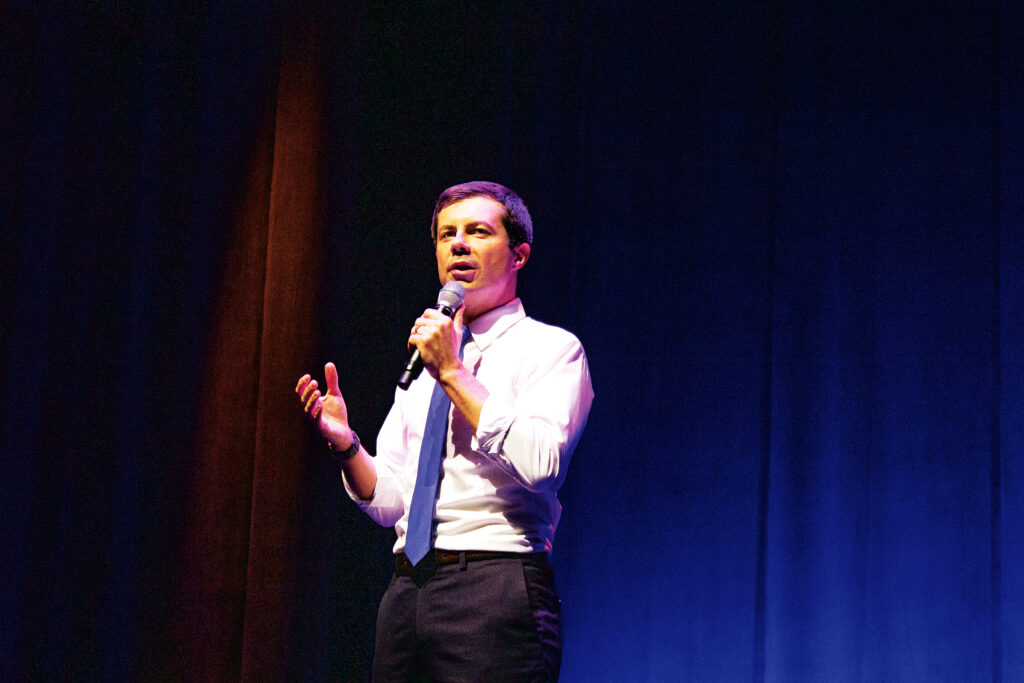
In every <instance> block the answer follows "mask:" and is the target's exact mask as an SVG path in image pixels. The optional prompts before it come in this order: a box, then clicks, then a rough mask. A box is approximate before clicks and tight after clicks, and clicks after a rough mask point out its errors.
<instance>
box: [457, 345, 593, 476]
mask: <svg viewBox="0 0 1024 683" xmlns="http://www.w3.org/2000/svg"><path fill="white" fill-rule="evenodd" d="M533 341H534V342H535V343H531V344H530V348H529V349H528V351H527V353H528V357H527V358H526V359H525V360H524V367H523V372H522V373H521V374H520V375H519V376H518V378H517V381H516V382H513V383H507V384H501V383H498V384H495V385H494V388H492V386H488V383H487V381H486V380H485V379H482V381H483V383H484V385H485V386H486V387H487V389H488V392H489V394H490V395H489V396H488V398H487V400H486V401H485V402H484V405H483V408H482V410H481V413H480V422H479V424H478V427H477V430H476V433H475V434H474V436H473V448H474V449H475V450H477V451H479V452H481V453H484V454H485V455H486V456H487V457H488V458H490V459H491V460H492V461H494V462H495V463H496V464H497V465H498V466H499V467H501V469H502V470H504V471H505V472H506V473H508V474H509V475H510V476H511V477H512V478H514V479H515V480H516V481H517V482H519V483H520V484H522V486H524V487H525V488H527V489H529V490H531V491H544V490H546V489H549V488H552V487H554V488H556V489H557V488H558V487H559V486H560V485H561V483H562V481H563V480H564V478H565V474H566V471H567V469H568V465H569V459H570V457H571V456H572V452H573V450H574V449H575V447H576V443H577V441H579V438H580V435H581V434H582V433H583V427H584V426H585V425H586V422H587V415H588V414H589V412H590V405H591V403H592V401H593V398H594V392H593V388H592V386H591V381H590V370H589V367H588V366H587V357H586V354H585V353H584V352H583V347H582V345H581V344H580V342H579V340H578V339H576V337H575V336H573V335H572V334H570V333H568V332H565V331H564V330H560V329H558V328H547V334H545V335H543V338H541V339H535V340H533Z"/></svg>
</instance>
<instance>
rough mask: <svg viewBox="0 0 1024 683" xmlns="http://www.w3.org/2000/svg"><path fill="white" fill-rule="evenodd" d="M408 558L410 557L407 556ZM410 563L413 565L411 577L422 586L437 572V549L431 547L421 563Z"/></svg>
mask: <svg viewBox="0 0 1024 683" xmlns="http://www.w3.org/2000/svg"><path fill="white" fill-rule="evenodd" d="M406 559H407V560H408V557H406ZM409 564H410V566H411V570H410V572H409V578H411V579H412V582H413V583H414V584H416V585H417V586H422V585H423V584H425V583H426V582H427V581H429V580H430V577H432V576H433V575H434V573H435V572H437V554H436V552H435V550H434V549H433V548H431V549H430V550H429V551H428V552H427V554H426V555H424V556H423V559H421V560H420V561H419V564H412V563H411V562H410V563H409Z"/></svg>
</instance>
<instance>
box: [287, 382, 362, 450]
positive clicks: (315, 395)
mask: <svg viewBox="0 0 1024 683" xmlns="http://www.w3.org/2000/svg"><path fill="white" fill-rule="evenodd" d="M324 377H325V379H326V381H327V394H326V395H323V394H321V393H320V389H319V385H318V384H317V381H316V380H315V379H313V378H312V377H310V376H309V375H303V376H302V379H300V380H299V383H298V384H297V385H296V386H295V393H296V394H298V395H299V399H300V400H301V401H302V406H303V410H304V411H305V413H306V416H307V417H308V418H309V419H310V420H313V421H314V422H316V425H317V429H318V430H319V431H320V435H321V436H323V437H324V438H325V439H327V440H328V441H329V442H330V443H331V445H332V446H333V447H334V449H335V450H337V451H345V450H348V449H349V447H351V446H352V429H351V428H350V427H349V426H348V407H347V406H346V405H345V398H344V397H343V396H342V395H341V390H340V389H339V388H338V369H337V368H336V367H334V363H328V364H327V365H325V366H324Z"/></svg>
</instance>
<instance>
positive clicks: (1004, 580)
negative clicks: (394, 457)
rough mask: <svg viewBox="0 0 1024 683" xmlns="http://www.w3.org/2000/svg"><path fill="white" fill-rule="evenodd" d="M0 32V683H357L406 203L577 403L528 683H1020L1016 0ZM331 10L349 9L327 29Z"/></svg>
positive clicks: (1023, 483) (126, 9)
mask: <svg viewBox="0 0 1024 683" xmlns="http://www.w3.org/2000/svg"><path fill="white" fill-rule="evenodd" d="M357 4H358V3H340V4H339V3H322V4H320V3H316V2H310V3H294V2H293V3H276V4H273V5H270V4H269V3H268V5H267V6H266V7H260V6H259V5H257V4H254V3H249V2H235V3H231V2H211V3H204V4H201V5H188V6H182V7H177V6H174V5H175V4H174V3H170V4H168V3H162V2H139V3H133V4H130V5H128V4H126V3H104V2H94V3H56V2H54V3H29V2H13V3H7V4H6V5H5V6H4V8H3V10H0V12H2V18H3V26H4V39H3V41H0V58H2V61H0V64H2V67H0V68H2V77H0V88H2V92H0V126H2V130H0V132H2V135H3V145H2V149H3V152H2V156H3V158H4V161H3V163H2V164H0V168H2V173H3V176H2V182H0V212H2V217H3V230H2V234H0V259H2V267H0V294H2V298H0V306H2V309H0V314H2V320H3V324H2V326H0V354H2V355H0V362H2V366H0V372H2V375H0V376H2V379H3V385H2V392H3V410H2V417H0V429H2V434H0V436H2V444H3V460H2V464H0V476H2V482H3V486H2V496H3V498H2V508H0V539H2V547H0V552H2V559H0V567H2V574H0V576H2V595H3V605H2V609H0V613H2V617H0V677H2V678H3V679H5V680H25V679H36V680H38V679H43V680H61V679H65V680H67V679H122V678H133V679H143V680H145V679H183V680H192V679H205V680H235V679H245V680H267V679H310V680H326V679H333V680H351V681H359V680H364V679H365V678H366V675H367V666H368V665H367V662H368V660H369V657H370V656H371V654H372V652H371V651H372V631H373V621H374V615H375V610H376V603H377V600H378V598H379V596H380V594H381V593H382V591H383V589H384V586H385V585H386V582H387V579H388V559H389V557H390V546H391V543H392V542H393V534H392V532H391V531H390V530H387V529H380V528H378V527H376V526H374V525H373V524H372V523H371V522H370V521H369V520H368V519H366V518H365V517H364V516H363V515H362V514H361V513H360V512H359V511H358V510H357V509H356V508H355V506H354V505H353V504H352V503H351V502H350V501H349V500H348V499H347V498H346V497H345V496H344V493H343V491H342V489H341V483H340V476H339V473H338V471H337V470H336V469H335V467H334V466H332V464H331V462H330V458H329V457H328V455H327V453H326V452H325V450H324V448H323V446H322V444H321V443H320V442H319V440H318V439H316V438H314V436H313V435H312V434H311V433H310V429H309V427H308V425H306V424H305V422H304V421H303V419H302V416H301V411H300V410H299V406H298V402H297V401H296V400H295V397H294V395H293V393H292V390H293V387H294V385H295V382H296V380H297V379H298V377H299V376H300V375H301V374H303V373H304V372H307V371H318V372H319V371H321V368H322V365H323V363H324V362H325V361H327V360H333V361H335V362H336V363H337V364H338V365H339V367H340V369H341V385H342V390H343V392H344V393H345V395H346V398H347V399H348V402H349V405H350V409H351V416H352V421H353V424H354V426H355V427H356V429H358V430H359V432H360V433H361V434H363V435H364V439H365V440H366V441H367V442H368V445H370V446H371V449H372V445H373V438H372V435H373V434H374V433H375V432H376V430H377V429H378V428H379V427H380V424H381V423H382V421H383V419H384V416H385V414H386V412H387V410H388V407H389V405H390V402H391V400H392V396H393V391H394V382H395V379H396V377H397V374H398V370H399V365H400V364H401V362H402V360H403V357H404V342H405V335H406V333H407V330H408V326H409V324H410V321H411V320H413V319H414V318H415V316H416V315H417V313H418V312H419V311H421V310H422V309H423V308H424V307H425V306H426V305H428V304H430V303H431V302H432V301H433V297H434V295H435V293H436V289H437V281H436V272H435V269H434V266H433V263H432V250H431V246H430V239H429V235H428V224H429V218H430V211H431V207H432V205H433V202H434V199H435V198H436V196H437V194H438V193H439V192H440V191H441V190H442V189H444V188H445V187H447V186H448V185H451V184H453V183H456V182H461V181H465V180H472V179H493V180H497V181H499V182H503V183H506V184H508V185H510V186H512V187H514V188H516V189H517V190H518V191H519V192H520V193H521V194H522V196H523V197H524V198H525V200H526V202H527V203H528V205H529V206H530V209H531V211H532V213H533V217H534V222H535V226H536V233H537V238H536V241H535V244H534V249H533V254H532V257H531V260H530V263H529V264H528V266H527V267H526V269H525V271H524V273H523V278H522V281H521V288H520V292H521V295H522V298H523V300H524V303H525V306H526V309H527V311H528V312H529V313H530V314H531V315H533V316H534V317H536V318H539V319H540V320H543V321H546V322H550V323H554V324H558V325H561V326H563V327H566V328H568V329H570V330H572V331H573V332H575V333H576V334H577V336H579V338H580V339H581V340H582V342H583V344H584V346H585V348H586V350H587V354H588V358H589V361H590V366H591V371H592V374H593V378H594V389H595V392H596V399H595V403H594V409H593V411H592V413H591V416H590V423H589V425H588V427H587V431H586V433H585V434H584V437H583V439H582V441H581V442H580V445H579V448H578V449H577V452H576V455H575V457H574V459H573V462H572V466H571V468H570V473H569V477H568V481H567V483H566V485H565V487H564V488H563V490H562V495H561V498H562V501H563V504H564V507H565V514H564V517H563V522H562V525H561V527H560V528H559V531H558V536H557V538H556V548H555V554H554V563H555V566H556V571H557V576H558V582H559V585H560V589H561V593H562V598H563V602H564V635H565V657H564V662H563V680H566V681H701V682H704V681H745V680H753V681H923V680H928V681H1002V680H1006V681H1014V680H1022V679H1024V569H1022V567H1024V541H1022V539H1024V323H1022V320H1024V206H1022V192H1021V189H1020V188H1021V186H1022V182H1024V163H1022V160H1024V133H1022V130H1024V127H1022V123H1024V99H1022V98H1024V88H1022V85H1024V83H1022V66H1024V61H1022V51H1021V41H1020V40H1019V38H1020V36H1021V35H1022V34H1024V33H1022V29H1024V13H1022V7H1021V5H1020V3H1019V2H1009V1H1007V2H1001V3H1000V2H996V3H983V4H977V3H966V2H964V3H957V2H952V3H941V4H936V3H931V2H923V1H915V2H911V3H909V4H908V3H897V4H895V5H893V4H891V3H890V4H885V5H879V6H875V5H874V4H869V5H864V4H863V3H852V2H850V3H831V4H827V5H828V6H823V5H822V4H821V3H811V2H787V3H769V4H766V3H759V2H758V3H755V2H746V3H744V2H739V3H734V2H727V3H713V4H712V5H708V6H703V5H702V4H698V3H645V4H633V3H612V2H601V3H596V4H595V3H586V2H574V3H518V2H502V3H487V4H486V5H485V6H484V5H481V4H478V3H472V2H452V3H443V4H436V5H435V4H431V5H429V6H426V7H422V6H420V3H415V4H413V3H409V4H406V3H388V4H377V3H368V5H369V6H367V7H354V6H355V5H357ZM350 5H353V6H350Z"/></svg>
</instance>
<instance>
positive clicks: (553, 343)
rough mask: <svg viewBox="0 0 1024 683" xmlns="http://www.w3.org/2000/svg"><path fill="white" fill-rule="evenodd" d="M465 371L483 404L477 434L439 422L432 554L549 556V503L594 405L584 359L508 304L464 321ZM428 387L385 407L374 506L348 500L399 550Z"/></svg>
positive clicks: (426, 378)
mask: <svg viewBox="0 0 1024 683" xmlns="http://www.w3.org/2000/svg"><path fill="white" fill-rule="evenodd" d="M469 328H470V331H471V332H472V333H473V339H472V341H470V342H469V343H467V344H466V348H465V351H464V357H463V363H464V364H465V365H466V367H467V368H470V369H471V370H472V371H473V374H474V375H475V376H476V378H477V379H478V380H479V381H480V382H481V384H483V385H484V386H485V387H486V388H487V391H488V392H489V394H490V395H489V396H488V398H487V400H486V401H485V402H484V405H483V409H482V411H481V413H480V424H479V427H478V429H477V430H476V433H473V431H472V428H471V427H470V425H469V423H468V422H467V421H466V419H465V418H464V417H463V416H462V413H460V412H459V411H457V410H455V409H454V408H452V409H451V412H450V413H449V422H448V435H447V440H446V457H445V458H444V460H443V472H442V473H441V482H440V493H439V495H438V500H437V507H436V509H435V512H434V521H435V524H436V534H437V535H436V537H435V542H434V547H436V548H441V549H444V550H491V551H511V552H539V551H547V552H548V553H550V552H551V544H552V540H553V539H554V535H555V527H556V526H557V525H558V519H559V517H560V516H561V512H562V506H561V504H560V503H559V502H558V497H557V492H558V488H559V487H560V486H561V485H562V482H563V481H564V479H565V473H566V470H567V468H568V466H569V458H570V457H571V456H572V452H573V449H574V448H575V447H576V443H577V441H579V438H580V435H581V434H582V432H583V427H584V425H585V424H586V422H587V414H588V413H589V412H590V404H591V402H592V400H593V397H594V392H593V389H592V388H591V384H590V371H589V369H588V367H587V358H586V355H585V354H584V352H583V347H582V345H581V344H580V342H579V340H578V339H576V337H575V336H574V335H572V334H571V333H569V332H567V331H565V330H563V329H561V328H558V327H554V326H551V325H545V324H544V323H540V322H537V321H536V320H533V319H531V318H528V317H526V313H525V312H524V311H523V305H522V302H520V300H519V299H515V300H513V301H510V302H509V303H507V304H505V305H504V306H499V307H498V308H495V309H493V310H491V311H488V312H487V313H485V314H484V315H482V316H480V317H479V318H477V319H476V320H474V321H473V322H472V323H470V325H469ZM435 384H436V382H435V381H434V379H433V378H432V377H431V376H430V374H429V373H427V372H424V373H422V374H421V375H420V377H419V378H418V379H416V381H414V382H413V383H412V385H411V386H410V387H409V389H408V390H407V391H402V390H400V389H397V390H396V391H395V403H394V405H393V406H392V407H391V412H390V413H388V417H387V419H386V420H385V421H384V426H383V427H381V430H380V434H379V435H378V436H377V454H376V457H375V458H374V464H375V465H376V468H377V487H376V489H375V490H374V493H373V498H372V499H371V500H368V501H364V500H359V499H358V497H357V496H356V495H355V494H354V492H353V491H352V489H351V488H350V487H349V486H348V483H347V482H346V483H345V488H346V490H347V491H348V494H349V496H350V497H351V498H352V499H353V500H354V501H356V503H357V504H358V505H359V507H361V508H362V509H363V510H364V511H365V512H366V513H367V514H368V515H370V517H372V518H373V519H374V520H375V521H376V522H377V523H378V524H381V525H382V526H392V525H394V527H395V531H396V532H397V533H398V540H397V542H396V543H395V546H394V552H395V553H396V554H397V553H400V552H402V551H403V550H404V548H405V531H406V527H407V525H408V521H409V503H410V501H411V500H412V490H413V486H414V484H415V482H416V468H417V466H418V463H419V453H420V442H421V440H422V438H423V427H424V425H425V424H426V420H427V409H428V407H429V405H430V395H431V393H432V392H433V390H434V386H435Z"/></svg>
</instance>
